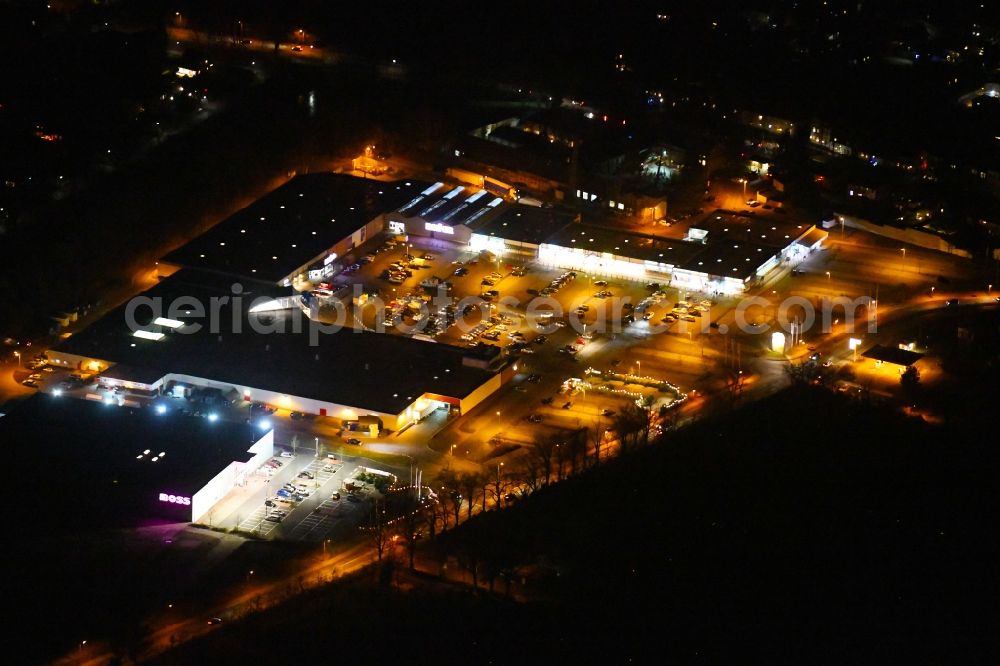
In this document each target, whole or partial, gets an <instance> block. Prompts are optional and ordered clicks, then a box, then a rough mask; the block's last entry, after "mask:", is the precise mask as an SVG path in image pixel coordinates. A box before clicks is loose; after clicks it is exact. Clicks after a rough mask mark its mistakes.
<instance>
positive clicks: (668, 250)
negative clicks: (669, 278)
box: [545, 224, 704, 266]
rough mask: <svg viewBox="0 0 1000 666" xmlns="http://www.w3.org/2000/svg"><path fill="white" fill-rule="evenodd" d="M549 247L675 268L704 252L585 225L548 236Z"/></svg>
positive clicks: (673, 242)
mask: <svg viewBox="0 0 1000 666" xmlns="http://www.w3.org/2000/svg"><path fill="white" fill-rule="evenodd" d="M545 243H548V244H551V245H558V246H560V247H567V248H573V249H580V250H583V251H585V252H594V253H598V254H602V253H608V254H612V255H617V256H620V257H627V258H629V259H636V260H639V261H652V262H656V263H661V264H669V265H672V266H681V265H684V264H685V263H687V262H688V261H689V260H691V259H693V258H694V256H695V255H696V254H697V253H698V252H700V251H701V250H703V249H704V247H703V246H701V245H694V244H691V243H686V242H684V241H678V240H672V239H666V238H658V237H655V236H647V235H645V234H637V233H634V232H629V231H621V230H618V229H609V228H607V227H594V226H590V225H584V224H570V225H567V226H565V227H563V228H562V229H560V230H558V231H556V232H555V233H554V234H551V235H550V236H548V237H547V238H546V239H545Z"/></svg>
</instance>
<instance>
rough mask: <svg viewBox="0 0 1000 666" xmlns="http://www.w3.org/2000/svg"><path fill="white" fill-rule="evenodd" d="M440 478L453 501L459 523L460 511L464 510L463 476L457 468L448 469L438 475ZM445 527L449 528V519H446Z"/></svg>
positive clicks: (443, 489) (445, 491)
mask: <svg viewBox="0 0 1000 666" xmlns="http://www.w3.org/2000/svg"><path fill="white" fill-rule="evenodd" d="M438 480H439V481H440V482H441V489H442V491H443V492H444V493H445V494H446V495H447V496H448V499H449V501H450V502H451V508H452V509H453V510H454V513H455V524H456V525H458V519H459V513H460V512H461V510H462V481H461V477H460V475H459V474H458V472H456V471H455V470H452V469H446V470H443V471H442V472H441V473H440V474H439V475H438ZM445 529H447V519H446V520H445Z"/></svg>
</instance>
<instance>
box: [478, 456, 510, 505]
mask: <svg viewBox="0 0 1000 666" xmlns="http://www.w3.org/2000/svg"><path fill="white" fill-rule="evenodd" d="M508 485H509V482H508V480H507V475H506V474H504V473H503V466H500V465H498V466H497V473H496V478H495V479H494V480H493V499H494V503H495V505H496V508H497V509H500V508H501V507H502V506H503V496H504V490H505V489H506V488H507V486H508ZM483 508H484V509H485V506H484V507H483Z"/></svg>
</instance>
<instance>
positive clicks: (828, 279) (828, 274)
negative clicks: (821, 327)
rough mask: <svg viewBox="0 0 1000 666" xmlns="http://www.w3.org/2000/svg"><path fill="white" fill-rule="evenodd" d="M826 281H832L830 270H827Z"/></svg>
mask: <svg viewBox="0 0 1000 666" xmlns="http://www.w3.org/2000/svg"><path fill="white" fill-rule="evenodd" d="M826 281H827V282H829V281H830V271H827V272H826Z"/></svg>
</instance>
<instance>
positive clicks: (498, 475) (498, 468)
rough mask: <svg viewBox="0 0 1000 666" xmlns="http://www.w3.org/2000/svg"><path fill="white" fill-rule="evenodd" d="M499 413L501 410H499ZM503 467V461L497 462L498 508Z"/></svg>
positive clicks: (498, 505) (498, 506)
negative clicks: (501, 469)
mask: <svg viewBox="0 0 1000 666" xmlns="http://www.w3.org/2000/svg"><path fill="white" fill-rule="evenodd" d="M497 413H498V414H499V412H497ZM501 467H503V463H502V462H500V463H497V508H498V509H499V508H500V497H501V493H502V490H503V489H502V488H501V486H500V468H501Z"/></svg>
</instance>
